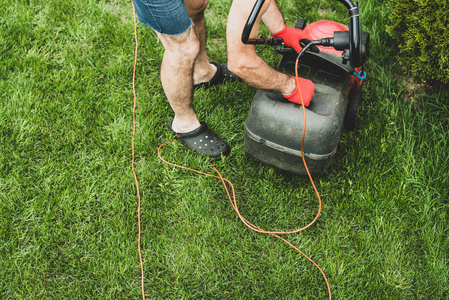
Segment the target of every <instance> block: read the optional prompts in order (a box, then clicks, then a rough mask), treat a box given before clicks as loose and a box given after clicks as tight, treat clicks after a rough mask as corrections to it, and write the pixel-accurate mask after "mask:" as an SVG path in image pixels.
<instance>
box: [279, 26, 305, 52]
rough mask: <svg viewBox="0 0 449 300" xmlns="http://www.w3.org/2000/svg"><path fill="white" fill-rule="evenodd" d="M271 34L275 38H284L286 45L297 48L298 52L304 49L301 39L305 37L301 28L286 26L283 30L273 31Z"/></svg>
mask: <svg viewBox="0 0 449 300" xmlns="http://www.w3.org/2000/svg"><path fill="white" fill-rule="evenodd" d="M271 36H272V37H274V38H278V37H280V38H282V39H283V40H284V45H285V46H287V47H291V48H293V49H295V51H296V52H297V53H299V52H300V51H301V49H302V47H301V45H300V44H299V41H300V40H302V39H303V38H304V32H303V31H302V30H301V29H296V28H292V27H288V26H285V28H284V29H282V30H281V31H278V32H276V33H272V34H271Z"/></svg>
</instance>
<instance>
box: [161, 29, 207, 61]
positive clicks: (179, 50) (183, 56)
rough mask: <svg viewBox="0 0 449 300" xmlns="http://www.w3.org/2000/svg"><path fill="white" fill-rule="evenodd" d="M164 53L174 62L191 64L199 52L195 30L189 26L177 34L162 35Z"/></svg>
mask: <svg viewBox="0 0 449 300" xmlns="http://www.w3.org/2000/svg"><path fill="white" fill-rule="evenodd" d="M161 41H162V43H163V44H164V48H165V54H166V55H167V56H168V57H169V58H170V59H171V60H172V61H173V62H174V63H176V64H182V65H184V64H189V65H190V64H192V65H193V63H194V62H195V60H196V59H197V57H198V54H199V52H200V42H199V40H198V38H197V36H196V34H195V31H194V30H193V29H192V28H190V29H189V30H188V31H187V32H186V33H183V34H181V35H179V36H163V37H161Z"/></svg>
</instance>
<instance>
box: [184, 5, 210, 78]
mask: <svg viewBox="0 0 449 300" xmlns="http://www.w3.org/2000/svg"><path fill="white" fill-rule="evenodd" d="M184 3H185V5H186V8H187V13H188V14H189V17H190V18H191V19H192V22H193V28H194V30H195V33H196V36H197V37H198V40H199V42H200V50H199V53H198V58H197V60H196V61H195V66H194V73H193V83H194V84H198V83H201V82H206V81H209V80H210V79H212V77H213V76H214V75H215V73H216V72H217V68H216V67H215V66H214V65H212V64H210V62H209V59H208V58H207V54H206V20H205V18H204V10H205V9H206V7H207V4H208V0H185V1H184Z"/></svg>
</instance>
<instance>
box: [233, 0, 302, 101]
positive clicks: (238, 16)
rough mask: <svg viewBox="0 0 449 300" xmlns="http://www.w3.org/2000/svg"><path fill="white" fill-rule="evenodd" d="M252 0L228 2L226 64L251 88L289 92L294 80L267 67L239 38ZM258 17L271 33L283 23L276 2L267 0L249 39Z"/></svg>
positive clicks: (279, 28) (288, 93)
mask: <svg viewBox="0 0 449 300" xmlns="http://www.w3.org/2000/svg"><path fill="white" fill-rule="evenodd" d="M255 2H256V0H234V1H233V3H232V6H231V10H230V11H229V17H228V24H227V30H226V36H227V44H228V67H229V69H230V70H231V71H232V72H234V73H235V74H236V75H237V76H239V77H240V78H241V79H243V80H244V81H245V82H246V83H248V84H249V85H251V86H253V87H255V88H258V89H263V90H270V91H274V92H279V93H282V94H283V95H290V94H291V93H293V91H294V90H295V86H296V85H295V81H294V80H293V79H291V78H290V77H289V76H288V75H285V74H282V73H280V72H278V71H276V70H274V69H273V68H271V67H270V66H269V65H268V64H267V63H266V62H265V61H264V60H263V59H261V58H260V57H259V56H258V55H257V54H256V46H255V45H245V44H243V43H242V41H241V37H242V32H243V28H244V26H245V23H246V21H247V19H248V16H249V15H250V13H251V10H252V8H253V6H254V4H255ZM261 16H262V21H263V22H264V24H265V25H266V26H267V28H268V30H269V31H270V32H271V33H275V32H279V31H281V30H282V29H284V28H285V26H286V25H285V22H284V18H283V17H282V14H281V12H280V11H279V8H278V7H277V5H276V2H275V1H274V0H267V1H265V3H264V5H263V7H262V9H261V11H260V13H259V16H258V18H257V20H256V22H255V24H254V27H253V30H252V31H251V34H250V38H255V37H257V34H258V31H259V21H260V18H261Z"/></svg>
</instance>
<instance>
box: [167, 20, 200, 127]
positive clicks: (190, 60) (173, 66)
mask: <svg viewBox="0 0 449 300" xmlns="http://www.w3.org/2000/svg"><path fill="white" fill-rule="evenodd" d="M159 37H160V39H161V41H162V44H163V45H164V48H165V52H164V57H163V59H162V65H161V82H162V87H163V88H164V92H165V94H166V96H167V99H168V101H169V103H170V106H171V107H172V109H173V111H174V113H175V118H174V120H173V123H172V129H173V130H174V131H175V132H180V133H183V132H189V131H192V130H194V129H196V128H198V127H199V126H200V122H199V121H198V118H197V116H196V114H195V112H194V110H193V107H192V99H193V68H194V64H195V61H196V60H197V57H198V53H199V49H200V43H199V41H198V38H197V37H196V34H195V31H194V30H193V28H190V29H189V30H188V31H187V32H185V33H183V34H181V35H178V36H168V35H164V34H160V35H159Z"/></svg>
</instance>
